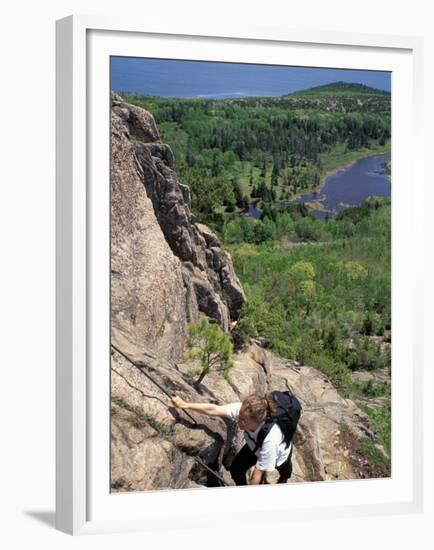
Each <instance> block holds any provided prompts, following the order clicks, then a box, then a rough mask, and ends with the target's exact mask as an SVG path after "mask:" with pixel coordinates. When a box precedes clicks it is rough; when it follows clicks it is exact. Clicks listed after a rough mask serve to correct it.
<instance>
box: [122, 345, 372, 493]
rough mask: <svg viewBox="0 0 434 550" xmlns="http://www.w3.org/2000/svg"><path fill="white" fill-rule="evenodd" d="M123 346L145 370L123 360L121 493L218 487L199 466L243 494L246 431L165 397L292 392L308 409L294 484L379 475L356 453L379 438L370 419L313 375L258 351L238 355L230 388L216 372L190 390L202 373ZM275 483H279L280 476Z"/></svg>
mask: <svg viewBox="0 0 434 550" xmlns="http://www.w3.org/2000/svg"><path fill="white" fill-rule="evenodd" d="M115 346H116V347H119V348H120V349H122V350H124V351H125V352H126V353H127V354H128V356H129V357H130V358H131V359H132V360H133V361H134V363H136V365H138V366H134V365H132V364H131V363H129V362H128V361H127V360H125V359H124V358H123V357H122V356H120V355H119V354H117V353H116V352H115V353H114V359H115V361H114V366H113V375H112V381H113V383H112V399H113V409H112V429H113V446H112V485H113V490H114V491H128V490H144V489H159V488H161V489H163V488H173V489H174V488H186V487H197V486H212V485H216V480H215V478H213V476H212V475H211V474H209V472H208V471H207V470H206V469H205V468H204V467H201V466H200V465H199V464H198V463H196V462H195V461H194V459H193V456H197V457H200V458H201V459H202V460H203V461H204V462H206V463H207V464H208V465H209V466H211V467H212V468H214V469H215V470H216V471H219V472H220V474H221V475H223V477H224V479H225V481H226V482H227V483H228V484H233V482H232V480H231V477H230V475H229V473H228V471H227V470H228V469H229V466H230V464H231V462H232V460H233V457H234V456H235V454H236V453H237V452H238V451H239V450H240V448H241V447H242V445H243V444H244V439H243V435H242V433H241V432H240V430H239V429H238V428H237V426H236V424H235V423H232V422H230V421H227V420H225V419H222V418H212V417H208V416H205V415H200V414H199V413H196V412H193V411H181V410H179V409H176V408H175V407H173V406H171V404H170V400H169V397H168V396H167V394H166V393H165V391H168V392H169V393H170V394H176V395H180V396H181V397H182V398H183V399H185V400H186V401H193V402H214V403H230V402H234V401H240V400H243V399H244V398H245V397H247V395H249V394H251V393H265V392H267V391H271V390H274V389H279V390H288V389H289V390H290V391H293V392H294V393H295V394H296V395H297V397H298V398H299V400H300V402H301V404H302V407H303V412H302V416H301V419H300V423H299V427H298V430H297V433H296V436H295V438H294V454H293V466H294V471H293V475H292V478H291V482H294V481H320V480H332V479H341V480H342V479H360V478H363V477H374V476H375V474H376V472H375V471H371V470H369V465H367V464H364V463H363V462H361V460H360V457H358V456H357V455H356V454H354V448H353V446H352V444H353V443H354V442H357V441H358V440H359V439H360V437H362V436H369V435H370V431H369V423H368V417H367V415H366V414H365V413H363V412H362V411H360V410H359V409H358V408H357V406H356V405H355V404H354V403H353V402H352V401H349V400H345V399H343V398H342V397H340V396H339V394H338V393H337V391H336V390H335V389H334V387H333V385H332V384H331V382H330V381H329V380H328V379H327V377H325V376H324V375H323V374H321V373H319V372H318V371H317V370H315V369H313V368H310V367H303V366H299V365H297V364H296V363H293V362H290V361H288V360H282V359H281V358H279V357H277V356H275V355H273V354H272V353H270V352H267V351H265V350H263V349H262V348H260V347H258V346H257V345H255V344H253V345H250V346H248V347H247V348H246V349H245V350H244V351H243V352H240V353H238V354H236V355H235V357H234V360H235V367H234V368H233V369H231V371H230V374H229V378H228V380H225V379H223V378H222V377H221V376H220V375H218V374H214V373H212V372H210V373H209V374H208V375H207V376H206V377H205V379H204V381H203V384H202V385H201V387H200V388H197V387H195V386H194V385H193V384H191V382H190V381H189V380H190V377H189V371H191V369H194V365H192V364H189V363H184V364H179V365H176V364H174V363H171V362H168V361H166V362H162V361H161V360H160V359H159V358H158V357H156V356H155V355H154V354H152V353H149V352H148V351H146V350H143V348H139V347H137V346H135V345H132V344H131V343H129V342H128V341H126V339H125V338H124V337H118V338H117V339H116V340H115ZM164 390H165V391H164ZM269 479H270V480H271V482H272V481H273V474H271V476H270V475H269Z"/></svg>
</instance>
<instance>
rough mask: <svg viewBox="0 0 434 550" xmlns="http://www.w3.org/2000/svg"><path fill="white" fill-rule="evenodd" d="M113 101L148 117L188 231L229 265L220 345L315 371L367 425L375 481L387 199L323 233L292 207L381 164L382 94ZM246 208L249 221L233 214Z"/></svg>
mask: <svg viewBox="0 0 434 550" xmlns="http://www.w3.org/2000/svg"><path fill="white" fill-rule="evenodd" d="M121 95H123V97H124V99H125V100H126V101H128V102H129V103H133V104H136V105H139V106H141V107H143V108H145V109H147V110H148V111H150V112H151V113H152V114H153V115H154V117H155V120H156V123H157V126H158V129H159V131H160V134H161V139H162V142H164V143H168V144H169V145H170V147H171V148H172V150H173V152H174V154H175V158H176V170H177V173H178V177H179V180H180V181H181V182H182V183H185V184H187V185H189V187H190V190H191V197H192V210H193V214H194V217H195V219H196V220H197V221H199V222H201V223H206V224H207V225H209V226H210V227H211V228H212V229H213V230H214V231H216V232H217V234H218V235H219V237H220V238H221V240H222V243H223V245H224V247H225V248H226V249H227V250H228V251H229V252H230V253H231V255H232V258H233V261H234V266H235V271H236V273H237V275H238V277H239V279H240V281H241V283H242V285H243V288H244V290H245V292H246V296H247V302H246V304H245V306H244V308H243V310H242V312H241V315H240V318H239V319H238V321H237V325H236V328H235V330H234V332H233V334H232V336H233V340H234V345H239V344H241V343H243V342H246V341H249V340H250V339H252V338H254V339H259V341H260V342H261V344H262V345H263V346H264V347H266V348H268V349H270V350H272V351H273V352H275V353H277V354H279V355H280V356H282V357H286V358H289V359H292V360H296V361H298V362H299V363H300V364H302V365H309V366H312V367H315V368H317V369H320V370H321V371H322V372H324V373H325V374H326V375H327V376H328V377H329V378H330V379H331V380H332V382H333V383H334V384H335V386H336V387H337V388H338V391H339V392H340V393H341V395H343V396H344V397H350V398H352V399H354V400H355V401H356V402H357V404H358V406H359V407H360V408H362V409H363V410H365V411H366V412H367V414H368V415H369V417H370V420H371V426H372V429H373V431H374V433H375V439H374V440H368V439H367V440H366V441H364V443H363V445H364V448H363V451H364V452H365V454H367V455H369V457H370V459H371V460H372V461H373V462H375V463H376V464H377V465H378V466H379V467H380V468H382V470H383V472H384V474H386V475H387V474H389V473H390V460H388V459H386V460H385V457H384V455H383V453H380V452H379V451H378V447H377V446H376V445H378V444H380V445H381V446H382V447H383V448H384V450H385V451H386V454H388V456H389V457H390V444H391V443H390V433H391V429H390V428H391V401H390V388H391V383H390V361H391V358H390V343H391V303H390V302H391V202H390V199H387V198H380V197H370V198H368V199H367V200H366V201H365V202H364V203H362V204H361V205H359V206H357V207H351V208H346V209H344V210H342V211H341V212H340V213H338V214H337V215H335V216H329V217H327V218H326V219H325V220H320V219H317V218H315V217H314V216H312V215H311V213H310V211H309V208H308V207H306V206H305V205H301V204H298V203H297V202H295V199H296V198H297V197H298V196H300V195H301V194H303V193H307V192H311V191H313V190H318V189H319V188H320V187H321V185H322V183H323V182H324V180H325V177H326V176H327V175H328V174H329V173H330V172H331V171H333V170H335V169H336V168H338V167H342V166H345V165H348V164H350V163H352V162H354V161H355V160H357V159H360V158H364V157H368V156H372V155H376V154H378V155H380V154H385V153H388V152H390V136H391V128H390V125H391V123H390V106H391V98H390V94H389V93H386V92H382V91H379V90H374V89H372V88H368V87H367V86H363V85H355V84H345V83H336V84H334V85H328V86H321V87H318V88H313V89H311V90H306V91H303V92H298V93H294V94H291V95H288V96H283V97H279V98H264V97H249V98H242V99H224V100H211V99H206V100H205V99H177V98H176V99H175V98H174V99H171V98H162V97H148V96H137V95H132V94H121ZM389 168H390V166H389ZM251 205H254V206H256V207H257V208H258V210H259V212H260V213H261V215H260V218H258V219H255V218H254V217H251V216H248V215H246V213H247V212H248V210H249V208H250V206H251ZM355 372H359V373H360V372H365V373H379V372H381V373H384V372H388V373H389V376H388V377H387V378H384V377H382V378H381V380H382V381H381V382H377V381H375V380H376V378H375V377H372V378H369V379H368V380H367V381H366V380H365V381H362V380H360V379H358V378H357V377H355V376H353V374H354V373H355ZM374 402H375V403H374ZM373 403H374V404H373Z"/></svg>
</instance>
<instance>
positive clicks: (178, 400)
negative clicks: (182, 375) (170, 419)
mask: <svg viewBox="0 0 434 550" xmlns="http://www.w3.org/2000/svg"><path fill="white" fill-rule="evenodd" d="M170 400H171V402H172V403H173V405H175V407H178V409H185V407H186V406H187V403H186V402H185V401H184V400H183V399H181V398H180V397H178V396H177V395H174V396H173V397H171V398H170Z"/></svg>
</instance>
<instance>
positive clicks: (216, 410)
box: [170, 396, 228, 416]
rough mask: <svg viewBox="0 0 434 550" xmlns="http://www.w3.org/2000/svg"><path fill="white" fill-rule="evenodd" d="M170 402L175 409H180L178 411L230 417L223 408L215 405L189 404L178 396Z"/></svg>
mask: <svg viewBox="0 0 434 550" xmlns="http://www.w3.org/2000/svg"><path fill="white" fill-rule="evenodd" d="M170 402H171V404H172V405H175V407H178V409H189V410H191V411H197V412H200V413H202V414H206V415H208V416H228V414H227V412H226V409H225V408H224V407H223V406H221V405H214V403H189V402H187V401H184V400H183V399H181V398H180V397H177V396H174V397H172V398H171V399H170Z"/></svg>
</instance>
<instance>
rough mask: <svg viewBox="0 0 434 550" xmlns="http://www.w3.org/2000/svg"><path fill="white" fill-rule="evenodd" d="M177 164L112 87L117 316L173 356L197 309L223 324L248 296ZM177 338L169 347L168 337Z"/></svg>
mask: <svg viewBox="0 0 434 550" xmlns="http://www.w3.org/2000/svg"><path fill="white" fill-rule="evenodd" d="M174 168H175V159H174V156H173V153H172V151H171V149H170V147H169V146H168V145H165V144H162V143H161V142H160V138H159V134H158V130H157V128H156V125H155V121H154V119H153V117H152V115H151V114H150V113H148V112H146V111H145V110H143V109H140V108H139V107H135V106H133V105H129V104H127V103H125V102H123V101H122V99H121V98H120V97H119V96H117V95H116V94H112V182H111V184H112V275H113V277H112V278H113V279H114V280H117V284H116V285H114V287H113V289H112V301H114V302H115V305H116V306H117V307H116V308H114V320H115V322H116V323H117V324H118V325H119V324H120V325H123V324H126V323H127V324H128V330H127V332H128V333H129V332H131V329H132V328H133V325H134V327H135V329H134V330H135V332H136V333H140V334H139V337H140V340H141V341H142V342H143V343H145V344H146V345H150V346H151V347H154V348H158V349H162V348H165V349H168V348H169V349H170V350H171V351H170V353H168V352H167V353H166V356H168V357H171V358H176V357H177V355H179V352H180V350H181V349H182V348H183V345H184V342H185V326H186V323H187V322H191V321H194V320H196V319H197V316H198V312H202V313H204V314H205V315H207V316H208V317H210V318H211V319H212V320H214V321H215V322H217V323H219V324H220V326H221V327H222V329H223V330H225V331H228V330H229V325H230V321H231V319H235V318H236V317H237V316H238V314H239V310H240V308H241V306H242V304H243V302H244V301H245V296H244V292H243V289H242V287H241V285H240V282H239V280H238V278H237V277H236V275H235V273H234V270H233V266H232V260H231V258H230V256H229V254H228V253H227V252H225V251H223V250H222V248H221V245H220V242H219V240H218V238H217V237H216V235H214V234H213V233H212V231H211V230H210V229H209V228H207V227H206V226H203V225H199V224H196V223H195V222H194V220H193V218H192V214H191V203H190V193H189V189H188V187H187V186H185V185H183V184H181V183H180V182H179V181H178V178H177V175H176V172H175V171H174ZM169 272H170V273H169ZM116 278H117V279H116ZM125 287H127V288H125ZM128 287H129V288H128ZM119 291H120V292H119ZM223 296H226V299H224V298H223ZM118 298H119V299H120V302H121V303H119V304H116V302H118ZM128 298H129V299H131V302H132V303H131V302H130V303H129V304H128V307H125V306H126V304H125V300H127V301H128ZM165 308H168V309H169V311H166V312H164V309H165ZM144 310H146V312H145V311H144ZM160 310H163V311H160ZM150 316H155V319H151V318H150ZM128 317H129V319H128ZM116 323H115V324H116ZM150 325H152V330H154V331H155V334H151V333H150V332H149V326H150ZM142 333H143V334H142ZM165 335H167V338H164V336H165ZM175 338H176V340H177V345H176V346H175V348H173V345H172V344H167V342H168V341H173V340H174V339H175ZM167 346H168V347H167Z"/></svg>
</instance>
